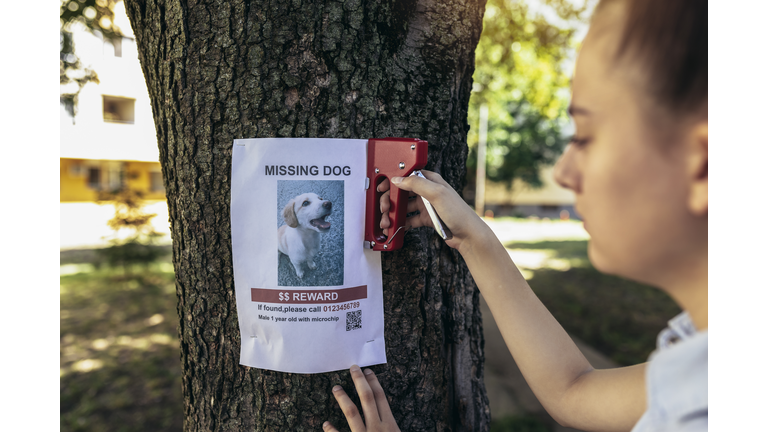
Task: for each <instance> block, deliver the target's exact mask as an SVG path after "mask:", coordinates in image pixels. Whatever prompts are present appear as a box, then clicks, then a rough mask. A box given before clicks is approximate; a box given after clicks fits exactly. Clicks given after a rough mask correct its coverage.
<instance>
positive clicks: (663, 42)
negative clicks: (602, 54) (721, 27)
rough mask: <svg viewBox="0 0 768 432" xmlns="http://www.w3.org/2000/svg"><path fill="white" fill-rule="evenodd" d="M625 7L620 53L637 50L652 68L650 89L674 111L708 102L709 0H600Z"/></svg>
mask: <svg viewBox="0 0 768 432" xmlns="http://www.w3.org/2000/svg"><path fill="white" fill-rule="evenodd" d="M619 2H620V3H622V4H624V5H625V6H626V9H625V17H626V21H625V25H624V28H623V35H622V37H621V39H620V41H619V47H618V50H617V52H616V56H617V59H619V58H622V57H623V56H625V55H631V56H633V61H639V62H640V64H642V67H643V69H644V70H645V72H646V73H647V79H646V81H647V85H648V88H647V90H648V91H649V92H650V95H651V97H652V98H653V99H654V100H655V101H656V102H657V103H658V104H659V105H661V106H662V107H665V108H667V109H668V110H670V111H671V112H673V113H677V114H684V113H689V112H693V111H698V110H699V109H701V108H702V107H703V106H704V105H705V104H706V102H707V92H708V85H709V81H708V80H709V79H708V76H707V61H708V58H707V45H708V41H707V2H706V1H704V0H601V1H600V3H599V4H598V6H597V8H596V9H595V12H596V13H597V12H598V11H599V10H600V9H601V8H602V7H603V6H605V5H606V4H609V3H619Z"/></svg>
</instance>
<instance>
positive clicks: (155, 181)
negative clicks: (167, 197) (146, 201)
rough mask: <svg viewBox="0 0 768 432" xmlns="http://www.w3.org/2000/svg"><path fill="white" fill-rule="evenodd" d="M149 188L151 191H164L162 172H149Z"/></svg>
mask: <svg viewBox="0 0 768 432" xmlns="http://www.w3.org/2000/svg"><path fill="white" fill-rule="evenodd" d="M149 188H150V190H151V191H152V192H165V186H163V173H161V172H150V173H149Z"/></svg>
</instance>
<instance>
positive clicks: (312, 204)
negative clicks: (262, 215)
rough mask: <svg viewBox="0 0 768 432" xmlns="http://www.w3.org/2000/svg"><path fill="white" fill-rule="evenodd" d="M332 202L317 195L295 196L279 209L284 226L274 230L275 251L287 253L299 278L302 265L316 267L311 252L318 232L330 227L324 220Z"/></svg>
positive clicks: (317, 246) (317, 245) (316, 248)
mask: <svg viewBox="0 0 768 432" xmlns="http://www.w3.org/2000/svg"><path fill="white" fill-rule="evenodd" d="M332 207H333V204H332V203H331V202H330V201H327V200H323V199H322V198H320V197H319V196H317V194H313V193H305V194H301V195H298V196H296V197H295V198H293V199H292V200H291V201H290V202H289V203H288V204H286V206H285V208H284V209H283V219H285V223H286V225H282V226H281V227H280V228H278V229H277V250H279V251H280V252H282V253H284V254H285V255H288V258H290V260H291V264H293V268H295V269H296V275H297V276H298V277H299V278H303V277H304V270H303V269H302V264H304V263H306V264H307V267H309V268H310V269H311V270H314V269H316V268H317V265H316V264H315V260H314V259H315V255H317V252H318V251H319V249H320V234H321V233H326V232H328V231H329V230H330V229H331V223H330V222H328V221H326V220H325V219H326V218H327V217H328V215H330V214H331V208H332Z"/></svg>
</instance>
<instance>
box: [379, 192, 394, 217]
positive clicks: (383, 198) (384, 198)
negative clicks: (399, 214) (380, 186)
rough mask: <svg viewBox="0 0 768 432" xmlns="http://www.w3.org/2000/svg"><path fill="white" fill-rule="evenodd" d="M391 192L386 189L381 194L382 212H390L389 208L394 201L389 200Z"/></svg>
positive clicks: (380, 204)
mask: <svg viewBox="0 0 768 432" xmlns="http://www.w3.org/2000/svg"><path fill="white" fill-rule="evenodd" d="M389 192H390V191H386V192H384V193H383V194H381V199H380V200H379V207H380V209H381V212H382V213H386V212H388V211H389V208H390V207H391V206H392V203H391V202H390V201H389Z"/></svg>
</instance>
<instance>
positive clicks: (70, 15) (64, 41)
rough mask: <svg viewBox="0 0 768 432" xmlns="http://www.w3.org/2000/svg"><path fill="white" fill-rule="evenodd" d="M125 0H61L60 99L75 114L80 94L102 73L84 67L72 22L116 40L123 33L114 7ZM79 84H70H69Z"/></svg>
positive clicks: (72, 114) (97, 80) (96, 80)
mask: <svg viewBox="0 0 768 432" xmlns="http://www.w3.org/2000/svg"><path fill="white" fill-rule="evenodd" d="M120 1H122V0H62V2H61V5H60V7H59V25H60V27H59V31H60V34H59V84H60V85H61V86H62V91H61V93H60V95H59V101H60V103H61V104H63V105H64V106H65V107H66V108H67V111H69V114H70V115H71V116H72V117H73V118H74V117H75V114H76V113H77V97H78V95H79V94H80V91H81V90H82V89H83V87H84V86H85V85H86V84H88V83H89V82H95V83H96V84H98V83H99V76H98V75H97V74H96V71H94V70H93V69H91V68H88V67H83V65H82V63H81V62H80V58H79V57H78V56H77V54H76V53H75V43H74V40H73V37H72V26H74V25H82V26H83V28H84V29H85V30H87V31H89V32H91V33H93V34H98V35H100V36H101V37H103V38H105V39H108V40H113V39H117V38H120V37H122V34H121V33H120V29H119V28H118V27H117V26H115V23H114V18H115V13H114V8H115V5H116V4H117V3H119V2H120ZM72 83H74V84H76V86H69V85H68V84H72Z"/></svg>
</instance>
